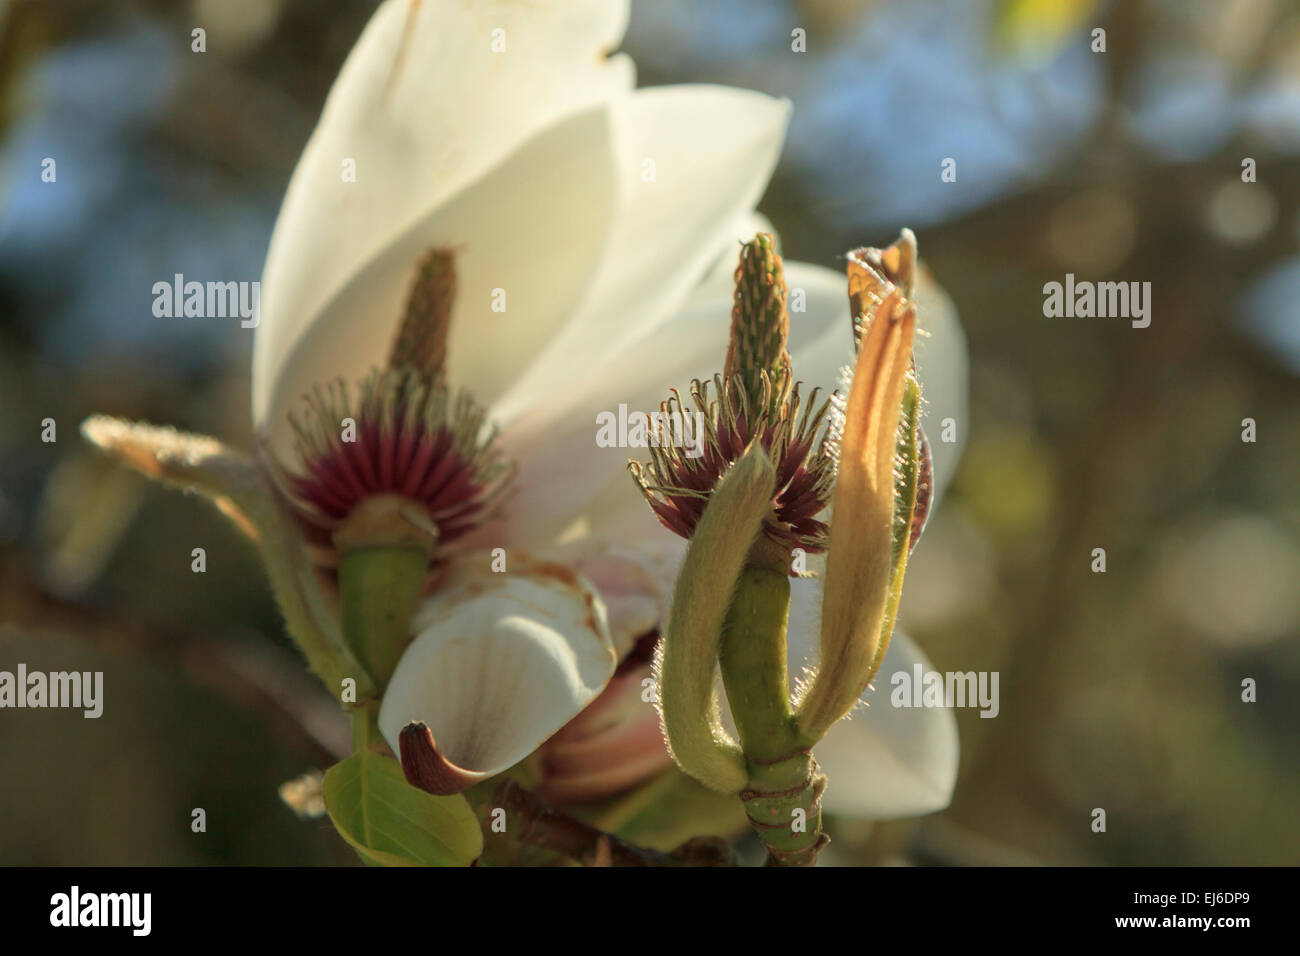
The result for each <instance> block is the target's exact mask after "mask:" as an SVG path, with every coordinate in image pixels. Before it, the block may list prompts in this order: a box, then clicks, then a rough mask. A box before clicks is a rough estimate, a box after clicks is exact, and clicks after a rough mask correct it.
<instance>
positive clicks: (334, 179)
mask: <svg viewBox="0 0 1300 956" xmlns="http://www.w3.org/2000/svg"><path fill="white" fill-rule="evenodd" d="M627 17H628V4H627V2H626V0H570V2H566V3H564V4H559V5H555V4H531V3H514V4H504V3H491V4H485V3H461V2H423V3H421V2H419V0H388V2H386V3H384V4H383V5H382V6H381V7H380V8H379V9H378V10H377V11H376V12H375V15H374V16H373V17H372V18H371V20H370V23H369V24H368V25H367V27H366V29H365V31H364V32H363V34H362V36H361V38H360V39H359V40H358V41H357V44H356V46H354V47H353V49H352V51H351V53H350V54H349V55H348V58H347V61H346V62H345V63H344V65H343V68H342V70H341V71H340V72H339V75H338V77H337V79H336V80H335V82H334V85H333V87H332V89H331V90H330V94H329V97H328V99H327V100H326V102H325V107H324V110H323V111H322V113H321V118H320V121H319V123H318V124H317V127H316V130H315V131H314V132H313V133H312V136H311V139H310V140H309V141H308V143H307V146H306V148H305V150H304V151H303V155H302V157H301V158H300V159H299V161H298V166H297V168H296V169H295V170H294V174H293V177H292V179H291V180H290V182H289V189H288V192H287V194H286V195H285V199H284V204H283V206H282V207H281V209H280V215H279V218H278V220H277V222H276V226H275V231H274V233H273V235H272V237H271V245H270V250H269V252H268V254H267V261H266V268H265V271H264V274H263V280H262V282H263V285H262V298H261V325H260V326H259V328H258V332H257V338H256V342H255V346H254V354H253V409H254V419H255V421H258V422H260V421H262V419H263V418H264V417H265V414H266V411H267V407H268V403H269V393H270V390H271V385H272V382H273V379H274V378H275V369H276V367H277V366H278V365H279V363H280V362H281V361H282V359H283V357H284V356H285V355H286V354H287V353H288V352H289V350H290V349H291V348H292V346H293V345H294V343H295V342H296V341H298V339H299V337H300V336H301V335H302V334H303V333H304V332H305V331H306V329H307V328H309V327H310V326H311V325H312V324H313V322H314V320H315V317H316V314H317V312H319V311H320V309H321V308H323V307H324V305H325V304H326V303H327V302H328V301H329V300H330V299H331V298H332V297H333V296H334V295H335V294H336V293H337V291H338V290H339V289H341V288H343V287H344V286H345V285H346V284H347V283H349V282H350V281H351V280H352V277H353V274H354V273H355V272H356V271H357V270H358V269H360V268H361V267H362V266H363V265H364V264H365V263H367V262H369V261H370V260H371V259H372V258H373V257H374V256H376V255H377V254H379V252H380V251H381V250H382V249H383V248H384V247H385V246H386V245H388V244H389V243H390V242H391V241H392V240H393V239H394V237H396V236H399V235H401V234H402V233H404V232H406V231H407V230H409V229H410V228H411V227H412V225H413V224H414V223H416V222H418V221H420V220H422V219H425V218H427V217H428V215H429V214H430V212H431V211H432V210H433V209H434V208H435V207H436V206H438V205H439V204H441V203H443V202H445V201H447V200H448V199H449V198H450V197H452V196H454V195H455V194H456V193H457V192H459V191H460V190H461V189H463V188H464V187H465V186H467V185H468V184H469V183H471V182H473V181H474V180H476V179H478V178H479V177H480V176H481V175H482V174H483V173H484V172H486V171H487V170H488V169H489V168H491V167H492V166H494V165H495V164H497V163H498V162H500V161H501V160H502V159H503V158H504V157H505V156H507V155H508V154H509V153H510V152H512V151H513V150H515V149H516V148H517V147H518V146H519V145H520V144H521V143H523V142H524V141H525V140H527V139H528V138H529V137H530V136H532V135H533V134H535V133H537V132H538V131H539V130H542V129H544V128H546V127H547V126H550V125H551V124H553V123H554V122H556V121H557V120H558V119H560V118H561V117H564V116H567V115H569V114H571V113H573V112H576V111H579V110H582V109H584V108H587V107H590V106H592V105H594V104H598V103H603V102H607V101H609V100H611V99H614V98H617V97H619V96H620V95H621V94H623V93H624V92H626V91H627V90H629V89H630V88H631V87H632V84H633V67H632V63H631V61H630V60H629V59H628V58H627V57H626V56H621V55H620V56H616V57H612V58H606V55H605V54H606V53H608V52H609V51H610V50H612V49H613V48H614V47H616V46H617V45H618V44H619V43H620V42H621V40H622V36H623V31H624V29H625V28H626V26H627ZM497 30H500V31H501V32H500V33H494V31H497ZM345 161H351V164H352V166H353V168H354V169H355V181H354V182H349V181H347V180H346V179H345V177H344V171H345V166H344V163H345ZM538 188H545V186H544V185H543V184H539V186H538ZM519 221H521V220H520V219H516V223H518V222H519ZM385 318H386V316H385Z"/></svg>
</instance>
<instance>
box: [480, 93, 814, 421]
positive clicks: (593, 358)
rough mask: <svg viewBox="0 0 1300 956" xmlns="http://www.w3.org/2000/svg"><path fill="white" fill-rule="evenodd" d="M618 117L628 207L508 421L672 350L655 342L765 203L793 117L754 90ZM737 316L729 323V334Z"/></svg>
mask: <svg viewBox="0 0 1300 956" xmlns="http://www.w3.org/2000/svg"><path fill="white" fill-rule="evenodd" d="M613 112H614V131H615V144H616V145H615V149H616V162H617V164H618V169H619V176H620V199H619V208H618V212H617V214H616V217H615V223H614V228H613V231H612V233H611V235H610V237H609V243H608V246H607V248H606V250H605V254H604V258H603V260H602V263H601V267H600V271H599V273H598V275H597V278H596V280H595V282H594V283H593V285H592V287H591V288H590V290H589V291H588V294H587V296H586V297H585V298H584V300H583V302H582V304H581V305H580V306H579V308H578V310H577V312H576V314H575V315H574V316H573V318H572V319H571V320H570V321H569V322H568V323H567V324H566V325H565V327H564V329H563V330H562V331H561V332H560V333H559V334H558V335H557V336H556V337H555V340H554V341H553V342H552V343H551V344H550V345H549V346H548V348H547V349H546V350H545V351H544V352H542V353H541V354H540V355H539V356H538V361H537V362H536V363H535V365H534V366H533V368H531V369H530V370H529V374H528V375H526V376H524V377H523V378H522V379H521V380H520V382H519V384H518V385H517V386H516V388H515V389H514V390H512V392H511V393H510V394H509V395H508V396H507V397H506V398H504V399H503V400H502V401H501V402H500V403H499V404H498V406H497V407H496V408H494V409H493V411H494V415H495V417H496V420H497V421H499V422H510V421H511V420H512V419H513V418H514V417H515V416H517V415H519V414H523V413H525V412H526V411H527V410H529V409H531V408H534V407H536V406H537V405H538V404H539V403H542V402H545V401H546V400H547V399H548V398H549V396H550V395H551V394H552V392H553V390H554V389H557V388H569V387H571V386H572V383H573V382H574V381H575V380H579V381H580V380H582V379H584V378H585V377H586V376H589V375H592V374H593V373H597V374H600V373H603V372H604V371H605V366H606V364H607V363H609V362H611V361H616V360H617V358H618V357H621V356H624V355H626V354H627V352H628V350H629V349H631V348H632V347H633V346H634V345H636V344H637V343H647V347H653V348H655V349H658V348H660V347H662V346H661V345H660V343H659V342H658V341H657V339H656V340H650V339H648V338H647V336H648V333H650V332H651V330H653V329H655V328H656V327H657V326H660V325H662V324H663V323H665V322H666V321H668V319H669V318H670V317H671V316H672V315H673V313H674V312H675V311H676V310H677V309H678V308H679V307H680V306H681V304H682V303H683V302H684V301H685V300H686V297H687V296H688V295H689V294H690V292H691V291H692V289H694V288H695V286H696V285H697V284H698V283H699V281H700V279H701V278H702V277H703V276H704V274H705V272H706V271H707V270H708V269H709V267H710V266H712V265H713V264H714V262H715V260H716V258H717V256H718V253H719V250H720V249H722V248H723V247H724V245H725V244H727V243H728V242H730V241H731V240H733V239H734V238H735V236H734V230H735V229H736V227H737V225H738V224H739V222H740V220H741V218H742V217H743V216H745V215H746V214H747V213H749V212H750V210H752V209H753V207H754V205H755V204H756V203H757V202H758V199H759V197H760V196H761V195H762V193H763V190H764V189H765V188H766V186H767V181H768V178H769V177H770V176H771V174H772V170H773V168H775V166H776V160H777V156H778V154H779V152H780V149H781V142H782V139H783V138H784V135H785V126H786V122H787V120H788V118H789V112H790V109H789V103H788V102H786V101H784V100H776V99H773V98H772V97H769V96H765V95H763V94H761V93H753V92H750V91H748V90H737V89H729V88H727V87H720V86H670V87H662V88H658V89H650V90H639V91H637V92H636V93H635V94H634V95H632V96H630V97H624V98H622V99H620V100H618V101H617V102H616V103H615V104H614V106H613ZM649 164H653V165H649ZM650 176H652V177H653V178H648V177H650ZM728 312H729V309H728ZM728 312H724V313H723V314H722V315H721V316H719V317H718V321H719V322H721V324H722V327H723V331H724V334H725V328H726V324H727V314H728ZM656 406H657V402H656Z"/></svg>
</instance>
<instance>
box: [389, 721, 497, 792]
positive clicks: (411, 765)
mask: <svg viewBox="0 0 1300 956" xmlns="http://www.w3.org/2000/svg"><path fill="white" fill-rule="evenodd" d="M398 746H399V749H400V750H401V754H402V772H403V773H404V774H406V782H407V783H409V784H410V785H411V786H413V787H418V788H419V789H421V790H423V791H425V792H426V793H432V794H434V795H436V796H440V797H445V796H450V795H451V794H453V793H460V792H461V791H462V790H465V789H468V788H469V787H470V786H472V785H473V784H475V783H477V782H478V781H479V780H480V779H482V776H483V775H482V774H475V773H471V772H470V771H468V770H465V769H463V768H461V767H458V766H456V765H455V764H454V763H452V762H451V761H450V760H448V759H447V758H446V757H444V756H443V755H442V754H440V753H439V752H438V745H437V744H436V743H434V740H433V731H432V730H430V729H429V725H428V724H426V723H424V722H423V721H419V720H413V721H411V722H410V723H409V724H407V725H406V726H405V727H403V728H402V732H401V733H400V734H399V735H398Z"/></svg>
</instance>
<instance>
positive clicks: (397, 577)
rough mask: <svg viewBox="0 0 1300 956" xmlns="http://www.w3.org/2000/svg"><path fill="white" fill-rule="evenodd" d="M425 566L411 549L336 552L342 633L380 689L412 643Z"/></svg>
mask: <svg viewBox="0 0 1300 956" xmlns="http://www.w3.org/2000/svg"><path fill="white" fill-rule="evenodd" d="M428 569H429V558H428V554H427V553H426V552H425V551H423V550H421V549H418V548H412V547H386V546H385V547H365V548H356V549H354V550H349V551H344V552H343V553H342V554H341V555H340V556H339V595H340V599H341V604H342V612H343V637H344V640H346V641H347V643H348V645H349V646H350V647H351V648H352V651H353V653H355V654H356V655H357V658H358V659H359V660H360V662H361V664H362V666H363V667H365V669H366V671H367V672H368V673H369V674H370V676H371V677H372V678H373V679H374V681H375V683H376V684H377V685H378V690H379V692H380V693H382V692H383V689H384V688H385V687H386V686H387V685H388V680H389V678H391V677H392V676H393V671H394V669H396V667H397V661H398V659H399V658H400V657H401V656H402V652H403V651H405V650H406V646H407V644H409V643H410V641H411V615H412V613H413V612H414V610H415V602H416V600H417V598H419V596H420V589H421V588H422V587H423V586H424V580H425V576H426V575H427V573H428Z"/></svg>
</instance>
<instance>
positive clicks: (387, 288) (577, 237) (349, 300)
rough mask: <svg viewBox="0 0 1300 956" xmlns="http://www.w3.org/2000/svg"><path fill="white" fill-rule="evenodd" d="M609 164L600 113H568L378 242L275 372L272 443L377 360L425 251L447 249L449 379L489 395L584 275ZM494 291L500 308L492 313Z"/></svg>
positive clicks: (266, 414)
mask: <svg viewBox="0 0 1300 956" xmlns="http://www.w3.org/2000/svg"><path fill="white" fill-rule="evenodd" d="M613 169H614V166H613V161H612V158H611V154H610V133H609V127H608V116H607V113H606V111H605V110H604V108H603V107H602V108H597V109H594V110H590V111H587V112H583V113H578V114H575V115H574V116H572V117H569V118H568V119H566V120H563V121H561V122H560V123H557V124H556V125H554V126H552V127H550V128H549V129H547V130H546V131H545V132H543V133H541V134H539V135H538V136H536V137H534V138H533V139H532V140H530V141H529V142H528V143H526V144H524V145H523V146H522V147H520V148H519V149H518V150H516V151H515V152H514V153H512V154H511V155H510V157H509V158H508V159H507V160H506V161H505V162H503V163H502V164H501V165H500V166H498V167H496V168H495V169H493V170H492V171H491V172H489V173H488V174H487V175H486V176H484V177H483V178H482V179H480V180H478V181H477V182H476V183H474V184H473V185H471V186H470V187H469V188H467V189H465V190H463V191H461V192H460V193H458V194H457V195H456V196H455V197H454V198H452V199H451V200H450V201H449V202H447V203H445V204H444V205H442V206H439V207H438V208H437V209H436V210H435V211H434V212H433V213H432V214H431V215H429V216H428V217H427V218H425V219H422V220H421V221H419V222H418V223H416V224H415V226H413V227H412V228H410V229H409V230H407V231H406V232H405V233H404V234H402V235H401V236H400V237H398V238H396V239H395V240H394V241H392V242H391V243H389V245H387V246H386V247H385V248H384V249H383V251H382V252H381V253H380V254H379V255H378V256H376V257H375V258H374V259H372V260H371V261H370V262H368V263H367V264H366V265H365V266H364V267H363V268H362V269H361V270H360V271H359V272H358V273H357V274H355V275H354V276H353V278H352V280H351V281H350V282H349V283H348V284H347V285H346V286H344V287H343V288H342V289H341V290H339V292H338V294H337V295H335V296H334V297H333V298H332V299H331V300H330V302H329V303H328V304H327V305H326V306H325V307H324V308H323V310H322V311H321V312H320V314H319V315H318V316H317V318H316V320H315V322H314V324H313V326H312V329H311V334H310V335H306V336H304V337H303V338H302V339H300V340H299V342H298V343H297V345H296V346H295V347H294V348H293V349H292V350H291V351H290V352H289V353H288V354H287V355H284V356H281V358H280V360H279V362H278V363H277V365H276V366H275V367H274V373H275V381H274V383H273V384H272V385H271V386H270V387H269V388H268V389H267V391H266V393H265V398H266V404H265V407H264V408H263V409H260V410H259V411H258V418H257V423H258V426H259V428H260V429H261V430H262V432H263V433H264V434H269V435H270V436H271V440H272V443H273V445H275V446H276V450H277V451H282V450H283V447H284V446H285V445H286V444H287V442H288V441H289V438H290V435H291V432H290V430H289V428H288V423H287V419H286V413H287V411H288V410H289V409H291V408H293V407H295V406H296V404H297V403H298V402H299V400H300V399H301V396H302V395H303V394H304V393H306V392H309V391H310V390H311V389H312V388H313V387H314V386H316V385H318V384H323V383H325V382H329V381H333V380H335V379H337V378H339V377H342V378H343V379H344V380H345V381H348V382H349V383H353V382H355V381H357V380H359V379H361V378H363V377H364V376H365V375H366V374H367V373H368V372H370V371H371V370H372V369H373V368H375V367H378V366H383V365H385V364H386V363H387V359H388V353H389V349H390V348H391V347H392V343H393V340H394V338H395V337H396V331H397V328H398V325H399V323H400V321H401V318H402V310H403V308H404V307H405V304H406V297H407V295H408V293H409V289H410V284H411V280H412V278H413V277H414V274H415V266H416V263H417V262H418V261H419V260H420V259H421V258H422V257H423V255H424V253H425V252H426V251H427V250H428V249H429V248H430V247H432V246H447V245H449V246H452V247H454V248H455V250H456V257H455V268H456V285H457V292H456V299H455V303H454V304H453V307H452V320H451V330H450V334H449V337H448V343H447V351H448V359H447V365H448V368H447V372H448V377H449V379H450V381H451V383H452V384H453V385H467V386H469V387H470V389H471V391H472V392H473V394H474V395H475V397H476V398H477V399H478V400H479V401H480V402H483V403H486V402H488V401H490V400H491V398H492V397H493V395H494V394H496V393H498V392H500V391H501V389H503V388H505V387H506V386H507V385H508V384H509V383H510V382H511V381H512V380H513V379H514V378H515V377H516V376H517V375H518V374H519V370H520V369H521V368H522V367H524V366H525V365H527V364H528V363H529V362H531V361H532V359H533V357H534V356H535V354H536V351H537V349H538V348H539V347H540V345H541V343H542V342H543V341H545V339H546V338H547V336H548V335H549V334H550V333H551V331H552V330H553V329H554V328H555V327H556V326H557V325H559V324H560V323H561V322H562V321H563V320H564V319H565V317H566V316H567V315H568V314H569V311H570V309H571V308H572V304H573V303H574V302H575V301H577V299H578V298H579V296H580V295H581V292H582V290H583V289H585V288H586V287H587V285H588V283H589V282H590V281H591V276H592V272H593V270H594V269H595V267H596V263H597V262H598V260H599V253H600V250H601V248H602V242H603V239H604V236H605V230H606V229H607V227H608V224H609V217H610V213H611V210H612V206H613V199H614V181H613V178H612V173H613ZM496 289H501V290H503V291H504V294H505V310H504V311H495V310H494V308H493V305H494V302H496V301H499V299H497V298H496V297H495V296H494V290H496ZM259 334H260V330H259Z"/></svg>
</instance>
